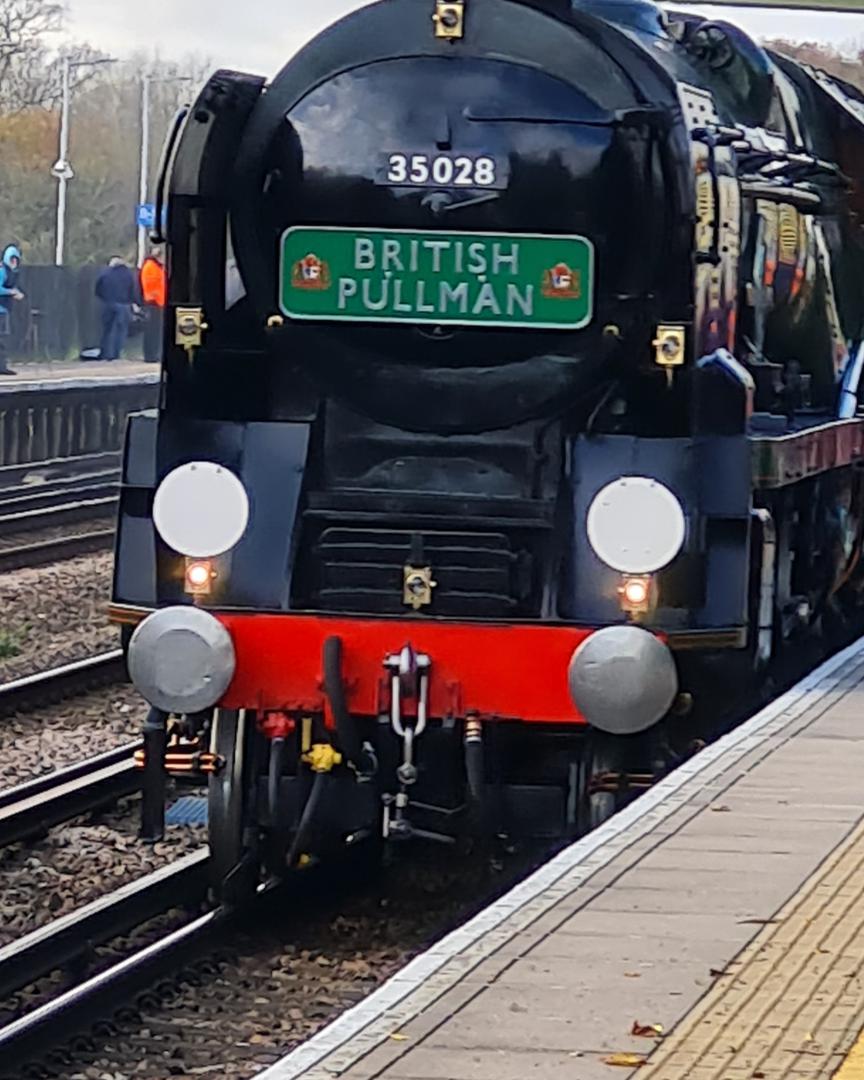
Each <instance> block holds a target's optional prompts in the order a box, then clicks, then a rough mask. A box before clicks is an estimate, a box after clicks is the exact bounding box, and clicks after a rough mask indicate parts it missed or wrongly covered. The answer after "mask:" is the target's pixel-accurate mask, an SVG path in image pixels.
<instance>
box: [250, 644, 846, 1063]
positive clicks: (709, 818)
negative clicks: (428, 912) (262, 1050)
mask: <svg viewBox="0 0 864 1080" xmlns="http://www.w3.org/2000/svg"><path fill="white" fill-rule="evenodd" d="M862 1028H864V640H862V641H860V642H858V643H856V644H854V645H852V646H850V647H849V648H848V649H846V650H845V651H844V652H842V653H841V654H839V655H838V656H836V657H834V658H833V659H832V660H830V661H828V662H827V663H825V664H823V665H822V666H821V667H820V668H819V669H817V670H816V671H815V672H813V673H812V674H811V675H810V676H808V677H807V678H806V679H804V680H803V681H802V682H801V683H799V684H798V685H797V686H796V687H794V688H793V689H792V690H790V691H788V692H787V693H786V694H784V695H783V696H782V697H780V698H779V699H778V700H777V701H775V702H773V703H772V704H771V705H770V706H769V707H767V708H766V709H764V710H762V711H761V712H760V713H758V714H757V715H756V716H754V717H753V718H751V719H750V720H749V721H747V722H746V723H745V724H743V725H741V726H740V727H739V728H737V729H736V730H735V731H733V732H731V733H730V734H729V735H727V736H725V737H724V738H723V739H721V740H719V741H718V742H717V743H715V744H714V745H713V746H711V747H709V748H707V749H706V750H704V751H702V752H701V753H700V754H698V755H697V756H696V757H694V758H693V759H692V760H691V761H689V762H688V763H686V764H685V765H684V766H682V767H681V768H680V769H678V770H677V771H676V772H675V773H674V774H673V775H671V776H669V777H667V778H666V779H664V780H663V781H662V782H661V783H659V784H658V785H657V786H656V787H655V788H653V789H652V790H651V791H649V792H648V793H647V794H646V795H644V796H643V797H642V798H641V799H639V800H638V801H637V802H636V803H634V804H633V805H631V806H630V807H628V808H627V809H626V810H625V811H623V812H622V813H620V814H618V815H617V816H616V817H615V818H613V819H612V820H611V821H609V822H607V823H606V824H605V825H603V826H602V827H601V828H600V829H597V830H596V831H595V832H594V833H592V834H591V835H589V836H587V837H584V838H583V839H582V840H580V841H578V842H577V843H575V844H573V845H572V846H570V847H569V848H567V849H566V850H564V851H563V852H561V853H560V854H559V855H558V856H556V857H555V858H554V859H552V860H551V861H550V862H549V863H548V864H547V865H546V866H544V867H542V868H541V869H540V870H538V871H537V872H536V873H534V874H533V875H532V876H531V877H529V878H528V879H526V881H524V882H523V883H522V884H520V885H518V886H517V887H516V888H514V889H513V890H511V891H510V892H509V893H508V894H507V895H505V896H504V897H502V898H501V899H500V900H499V901H497V902H496V903H494V904H493V905H492V906H491V907H489V908H487V909H486V910H485V911H483V912H481V913H480V914H479V915H478V916H476V917H475V918H474V919H473V920H471V922H469V923H467V924H466V925H465V926H464V927H462V928H460V929H458V930H456V931H455V932H454V933H452V934H450V935H449V936H448V937H446V938H444V939H443V940H442V941H440V942H439V943H438V944H436V945H435V946H433V947H432V948H431V949H429V950H428V951H427V952H426V953H424V954H422V955H421V956H419V957H417V958H416V959H415V960H414V961H412V962H411V963H410V964H409V965H408V966H407V967H406V968H405V969H403V971H402V972H400V973H399V974H397V975H396V976H395V977H394V978H392V979H391V980H390V981H389V982H388V983H386V984H385V985H384V986H382V987H381V988H380V989H379V990H378V991H376V992H375V993H374V994H372V995H371V996H370V997H369V998H367V999H366V1000H365V1001H363V1002H361V1003H360V1004H358V1005H357V1006H355V1007H354V1008H353V1009H351V1010H350V1011H349V1012H348V1013H346V1014H344V1015H343V1016H342V1017H340V1018H339V1019H338V1020H336V1021H335V1022H334V1023H333V1024H331V1025H330V1026H329V1027H327V1028H325V1029H324V1030H323V1031H322V1032H320V1033H319V1034H318V1035H317V1036H315V1037H314V1038H312V1039H311V1040H309V1041H308V1042H307V1043H305V1044H303V1045H302V1046H300V1047H298V1048H297V1049H296V1050H294V1051H293V1052H291V1053H289V1054H288V1055H287V1056H286V1057H285V1058H284V1059H283V1060H282V1061H280V1062H278V1063H277V1064H275V1065H273V1066H271V1067H270V1068H268V1069H267V1070H265V1071H264V1072H263V1073H261V1074H260V1078H261V1080H295V1078H298V1077H305V1078H308V1080H324V1078H327V1077H345V1078H346V1080H373V1078H378V1077H380V1078H382V1080H383V1078H386V1080H600V1078H603V1080H624V1078H626V1077H638V1080H804V1078H810V1080H817V1078H820V1080H821V1078H828V1077H831V1076H834V1075H835V1074H836V1075H838V1077H840V1080H864V1039H862V1040H861V1041H859V1040H858V1037H859V1033H860V1032H861V1030H862ZM838 1070H840V1072H839V1073H838Z"/></svg>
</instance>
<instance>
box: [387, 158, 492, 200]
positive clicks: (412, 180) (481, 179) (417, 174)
mask: <svg viewBox="0 0 864 1080" xmlns="http://www.w3.org/2000/svg"><path fill="white" fill-rule="evenodd" d="M509 179H510V163H509V161H508V160H507V158H502V157H495V156H493V155H491V154H440V153H435V154H406V153H402V152H399V153H393V154H391V153H387V154H384V155H383V157H382V160H381V165H380V168H379V169H378V175H377V177H376V183H378V184H381V185H384V186H386V187H421V188H486V189H487V190H493V191H494V190H501V189H503V188H506V187H507V182H508V180H509Z"/></svg>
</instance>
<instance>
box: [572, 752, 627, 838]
mask: <svg viewBox="0 0 864 1080" xmlns="http://www.w3.org/2000/svg"><path fill="white" fill-rule="evenodd" d="M623 768H624V762H623V755H622V753H621V747H620V743H619V740H616V739H612V738H610V737H609V736H608V735H604V734H602V733H601V732H599V731H592V732H591V734H590V735H588V737H587V738H586V740H585V744H584V746H583V748H582V758H581V761H580V763H579V811H578V817H577V826H578V829H579V835H580V836H584V835H585V834H586V833H589V832H591V831H592V829H596V828H597V827H598V826H599V825H602V824H603V822H604V821H608V820H609V818H610V817H612V815H613V814H614V813H615V811H616V810H617V809H618V808H619V805H620V796H619V795H618V794H617V793H616V792H614V791H593V792H592V791H590V790H589V789H590V784H591V778H592V777H594V776H598V775H600V774H602V773H607V772H608V773H617V772H619V771H620V770H622V769H623Z"/></svg>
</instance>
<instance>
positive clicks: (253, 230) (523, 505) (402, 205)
mask: <svg viewBox="0 0 864 1080" xmlns="http://www.w3.org/2000/svg"><path fill="white" fill-rule="evenodd" d="M862 175H864V100H862V96H861V95H860V94H859V92H858V91H857V90H855V89H854V88H852V87H851V86H849V85H846V84H844V83H842V82H840V81H839V80H837V79H835V78H832V77H829V76H827V75H825V74H824V73H821V72H819V71H816V70H813V69H811V68H809V67H807V66H805V65H803V64H800V63H796V62H794V61H793V60H791V59H788V58H786V57H784V56H781V55H776V54H773V53H768V52H766V51H765V50H764V49H763V48H762V47H760V46H759V45H758V44H756V43H755V42H754V41H753V40H751V39H750V38H749V37H748V36H747V35H746V34H744V33H742V32H741V31H740V30H739V29H736V28H735V27H734V26H731V25H729V24H726V23H723V22H717V21H705V20H704V19H703V18H701V17H696V16H693V15H684V14H682V15H677V14H674V13H664V12H662V11H661V10H660V9H659V8H657V7H656V6H654V5H653V4H651V3H648V2H642V0H584V2H579V3H573V4H571V3H569V2H567V0H378V2H377V3H372V4H370V5H369V6H365V7H363V8H362V9H360V10H358V11H356V12H354V13H353V14H351V15H349V16H348V17H346V18H344V19H343V20H341V21H340V22H338V23H336V24H335V25H333V26H331V27H330V28H329V29H328V30H326V31H325V32H324V33H322V34H321V35H320V36H319V37H318V38H316V39H315V40H314V41H312V42H311V43H310V44H309V45H308V46H306V47H305V48H304V49H303V50H302V51H301V52H300V53H299V54H298V55H297V56H295V57H294V58H293V59H292V60H291V61H290V62H289V63H288V64H287V66H286V67H285V68H284V69H283V70H282V72H281V73H280V74H279V75H278V76H276V78H275V79H274V80H273V81H272V83H270V84H269V85H266V84H265V81H264V80H263V79H260V78H257V77H253V76H249V75H244V74H238V73H235V72H230V71H219V72H218V73H216V74H215V75H214V76H213V77H212V78H211V79H210V81H209V82H208V83H207V85H206V86H205V87H204V89H203V91H202V92H201V94H200V96H199V97H198V98H197V100H196V101H195V103H194V104H193V105H192V106H191V108H189V109H188V111H187V112H186V113H185V115H183V116H181V117H180V118H179V120H178V124H177V126H176V128H175V130H174V132H172V136H171V138H170V140H169V143H168V146H167V148H166V151H165V156H164V163H163V179H162V181H161V183H160V193H159V200H160V206H159V210H158V219H159V220H161V219H162V213H163V209H164V212H165V218H166V221H167V225H166V227H165V229H166V232H165V239H166V240H167V253H168V268H169V303H168V316H169V317H168V319H167V320H166V331H165V339H164V358H163V374H162V390H161V404H160V407H159V409H158V411H154V412H152V413H142V414H140V415H136V416H133V417H132V418H131V420H130V423H129V427H128V432H127V439H126V449H125V464H124V472H123V486H122V496H121V505H120V514H119V525H118V534H117V550H116V572H115V581H114V591H113V602H112V614H113V617H114V619H115V620H116V621H117V622H119V623H121V624H123V625H124V635H125V637H124V640H125V642H126V645H127V650H128V664H129V670H130V674H131V677H132V679H133V681H134V683H135V684H136V686H137V687H138V688H139V690H140V692H141V693H142V694H143V696H144V697H145V698H146V699H147V701H148V702H149V703H150V705H151V706H152V708H151V711H150V713H149V716H148V721H147V725H146V730H145V749H144V752H143V754H142V755H141V764H142V766H143V768H144V787H145V800H144V823H143V831H144V834H145V835H148V836H157V835H159V833H160V832H161V829H162V827H163V792H164V783H165V775H166V772H167V773H170V774H175V775H185V776H191V777H195V778H199V779H203V780H206V781H207V783H208V788H209V794H208V799H209V830H210V844H211V852H212V856H213V858H212V860H211V863H212V867H213V887H214V891H215V893H216V894H217V895H218V896H221V897H222V898H224V899H229V900H234V901H237V900H239V899H242V898H243V897H244V896H245V895H247V894H249V893H250V892H251V891H252V890H254V889H255V888H256V887H257V885H258V884H259V882H260V881H261V880H263V879H264V878H266V877H268V876H272V875H280V874H283V873H285V872H286V870H289V869H291V868H294V867H297V866H300V865H303V864H305V863H307V862H308V861H309V860H310V859H319V858H323V857H325V856H327V855H329V854H332V852H333V851H336V850H341V849H343V848H344V847H345V846H346V845H348V846H350V845H352V844H356V843H357V842H358V841H360V840H361V839H363V838H367V839H368V838H378V839H379V840H380V839H384V840H387V841H396V840H404V839H407V838H410V837H420V838H428V839H433V840H437V841H441V842H443V843H449V844H453V843H457V842H460V841H461V840H462V839H463V838H469V839H472V840H473V839H476V838H479V839H481V840H482V839H484V838H488V837H490V836H492V837H494V836H497V835H502V834H503V835H507V836H514V837H518V836H524V835H541V836H566V835H568V834H575V833H577V832H579V831H580V830H585V829H587V828H590V827H591V826H592V825H593V824H596V823H597V822H598V821H600V820H602V819H603V818H604V817H605V816H607V815H608V814H609V813H610V812H611V811H612V810H614V808H615V807H616V805H618V804H619V803H620V801H621V800H622V799H625V798H628V797H630V795H631V794H632V793H633V792H634V791H638V790H639V789H640V788H642V787H645V786H647V785H649V784H651V783H652V782H653V780H654V778H655V777H656V776H657V775H659V773H661V772H662V771H663V770H664V769H667V768H668V767H669V766H670V764H672V763H673V762H674V761H676V760H677V759H679V758H680V757H681V755H683V754H686V753H688V752H690V750H691V749H692V747H693V745H694V744H698V739H699V738H700V737H704V730H703V726H704V724H705V723H706V722H707V721H706V717H708V716H709V714H710V711H711V710H710V708H708V706H710V705H715V706H716V704H717V699H718V697H721V698H722V697H723V695H728V694H729V693H730V692H731V690H730V687H734V686H738V685H740V686H742V687H744V686H752V685H755V684H756V683H758V681H759V679H760V678H761V677H762V676H763V675H764V673H766V672H768V671H770V670H771V665H772V663H774V662H776V658H777V657H778V656H782V655H783V654H784V651H785V650H786V649H787V648H789V647H790V644H791V643H792V642H794V641H796V640H801V639H802V638H805V639H806V638H808V637H809V636H812V635H822V637H823V638H825V637H827V638H830V637H831V635H832V634H835V633H836V632H837V631H838V630H840V629H842V628H843V626H844V625H846V623H847V621H848V620H849V619H850V617H852V615H853V613H854V611H855V609H856V606H857V604H858V594H859V591H860V588H861V584H862V573H861V559H860V556H861V550H862V539H864V537H862V528H864V516H862V495H864V491H862V482H861V477H862V473H861V471H860V468H859V466H860V463H861V462H862V460H864V425H862V421H861V419H860V418H859V416H858V395H859V389H860V382H861V373H862V366H864V347H862V339H864V333H862V328H864V292H862V289H861V281H862V280H864V244H862V231H861V218H860V214H861V213H862V211H864V188H862V183H861V180H862ZM133 628H134V632H133Z"/></svg>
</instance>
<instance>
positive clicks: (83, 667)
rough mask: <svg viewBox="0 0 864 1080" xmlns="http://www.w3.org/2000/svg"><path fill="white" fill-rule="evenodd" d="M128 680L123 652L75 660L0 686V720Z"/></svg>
mask: <svg viewBox="0 0 864 1080" xmlns="http://www.w3.org/2000/svg"><path fill="white" fill-rule="evenodd" d="M125 680H126V667H125V661H124V659H123V650H122V649H111V650H110V651H109V652H104V653H99V654H98V655H97V656H89V657H87V658H86V659H85V660H74V661H73V662H72V663H69V664H63V665H61V666H59V667H56V668H52V669H51V670H50V671H40V672H37V674H35V675H25V676H24V677H23V678H20V679H13V680H12V681H11V682H8V683H3V684H0V716H8V715H9V713H11V712H14V711H15V710H16V709H22V708H31V709H32V708H34V707H37V706H39V705H42V704H44V703H45V702H46V701H47V702H50V701H52V700H56V699H58V698H63V697H64V696H66V695H67V694H71V693H81V692H82V691H84V690H88V689H90V688H91V687H94V686H101V685H105V684H106V683H112V682H121V681H122V682H125Z"/></svg>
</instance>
